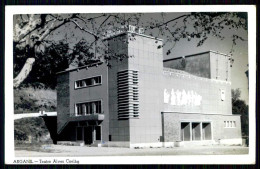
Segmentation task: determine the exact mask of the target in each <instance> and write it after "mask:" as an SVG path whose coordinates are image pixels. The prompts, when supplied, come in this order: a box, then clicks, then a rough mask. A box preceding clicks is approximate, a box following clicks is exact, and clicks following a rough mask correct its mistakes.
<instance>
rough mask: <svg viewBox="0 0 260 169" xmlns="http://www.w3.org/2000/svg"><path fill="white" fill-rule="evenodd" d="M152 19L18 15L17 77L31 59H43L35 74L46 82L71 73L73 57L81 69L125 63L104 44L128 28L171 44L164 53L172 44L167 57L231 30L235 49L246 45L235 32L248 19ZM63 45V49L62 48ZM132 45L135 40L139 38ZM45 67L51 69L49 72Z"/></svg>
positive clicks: (236, 15) (222, 16) (197, 16)
mask: <svg viewBox="0 0 260 169" xmlns="http://www.w3.org/2000/svg"><path fill="white" fill-rule="evenodd" d="M149 15H151V16H150V18H149V19H147V16H148V14H144V13H105V14H78V13H74V14H35V15H15V20H16V24H15V27H14V29H13V30H14V38H13V39H14V57H15V59H14V60H15V64H16V65H15V67H14V69H15V74H17V72H19V70H20V69H21V67H22V63H25V61H26V59H28V58H30V57H33V58H36V59H37V60H36V65H37V66H36V68H34V70H33V71H32V72H34V71H35V70H38V67H39V70H40V71H41V72H38V73H36V72H35V73H33V74H34V75H31V74H30V76H35V77H34V78H40V76H43V77H42V79H46V77H49V75H53V72H56V71H58V70H60V69H62V68H65V67H67V66H68V64H70V62H72V61H74V60H73V59H74V58H73V57H76V61H75V63H78V64H79V65H83V64H86V63H88V62H89V61H93V60H97V59H98V60H103V61H105V62H107V63H108V61H109V60H111V58H113V57H119V58H124V57H126V56H120V55H118V54H115V53H116V51H107V49H108V44H107V43H106V42H105V41H104V40H103V39H104V38H105V37H107V35H108V34H113V33H116V32H117V31H119V30H127V29H128V28H127V26H128V25H134V26H136V27H137V28H138V27H142V28H144V31H145V34H150V35H151V36H154V37H155V38H163V39H164V40H165V42H164V43H163V45H162V46H158V48H161V47H165V45H166V44H170V45H169V49H166V50H167V52H166V54H167V55H169V54H171V51H172V49H173V48H174V46H175V44H176V43H177V42H178V41H180V40H181V39H187V40H188V41H191V39H198V40H199V41H198V43H197V46H201V45H203V44H204V43H205V41H206V40H207V39H208V37H209V36H213V37H216V38H219V39H220V40H223V39H225V38H226V37H225V36H224V35H223V32H224V31H226V30H232V31H231V33H230V37H229V38H231V40H232V43H233V46H234V45H236V42H237V40H241V41H245V40H246V39H245V38H244V37H241V36H240V35H239V34H238V33H236V31H234V30H239V29H242V30H246V31H247V14H246V13H237V12H232V13H228V12H218V13H216V12H213V13H205V12H204V13H184V14H178V13H177V15H176V17H174V16H173V15H172V13H161V14H158V13H157V14H149ZM169 17H173V18H169ZM82 35H84V38H85V39H83V37H82ZM57 39H60V40H61V41H62V43H63V44H62V43H61V42H60V43H57ZM68 39H69V40H72V41H74V42H73V43H75V44H76V45H75V46H74V47H73V52H74V54H72V55H70V54H68V53H70V52H68V50H69V49H68V48H69V47H71V46H69V45H68V44H67V45H66V43H65V42H66V40H68ZM86 39H87V40H86ZM130 39H131V40H134V39H135V38H134V34H133V37H131V38H130ZM70 43H71V42H70ZM61 46H62V47H61ZM60 47H61V48H60ZM231 52H233V47H232V49H231ZM69 56H70V57H69ZM71 57H72V58H71ZM17 58H20V60H19V59H17ZM49 63H52V64H49ZM73 63H74V62H73ZM46 64H47V65H46ZM42 65H46V68H45V66H42ZM62 65H64V66H63V67H62ZM45 71H47V72H45ZM50 71H51V72H50ZM51 80H53V79H51ZM51 80H49V81H51ZM39 81H40V80H39ZM45 81H46V80H45Z"/></svg>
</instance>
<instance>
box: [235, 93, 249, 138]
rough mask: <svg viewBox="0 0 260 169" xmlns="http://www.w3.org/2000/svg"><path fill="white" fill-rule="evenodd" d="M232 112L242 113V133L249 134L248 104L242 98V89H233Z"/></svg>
mask: <svg viewBox="0 0 260 169" xmlns="http://www.w3.org/2000/svg"><path fill="white" fill-rule="evenodd" d="M231 92H232V113H233V114H240V115H241V126H242V127H241V129H242V135H243V136H248V133H249V130H248V129H249V128H248V124H249V123H248V105H247V104H246V103H245V101H244V100H240V94H241V91H240V89H232V90H231Z"/></svg>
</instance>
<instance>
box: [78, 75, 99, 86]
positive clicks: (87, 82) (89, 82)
mask: <svg viewBox="0 0 260 169" xmlns="http://www.w3.org/2000/svg"><path fill="white" fill-rule="evenodd" d="M100 84H101V76H96V77H91V78H87V79H82V80H77V81H76V82H75V89H78V88H83V87H91V86H96V85H100Z"/></svg>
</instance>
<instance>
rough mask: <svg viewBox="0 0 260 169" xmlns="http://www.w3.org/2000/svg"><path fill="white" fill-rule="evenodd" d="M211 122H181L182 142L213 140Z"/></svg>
mask: <svg viewBox="0 0 260 169" xmlns="http://www.w3.org/2000/svg"><path fill="white" fill-rule="evenodd" d="M211 139H212V133H211V123H210V122H181V141H199V140H211Z"/></svg>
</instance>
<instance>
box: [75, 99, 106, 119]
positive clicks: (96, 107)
mask: <svg viewBox="0 0 260 169" xmlns="http://www.w3.org/2000/svg"><path fill="white" fill-rule="evenodd" d="M101 113H102V104H101V100H99V101H92V102H85V103H78V104H76V108H75V115H76V116H84V115H88V114H101Z"/></svg>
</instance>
